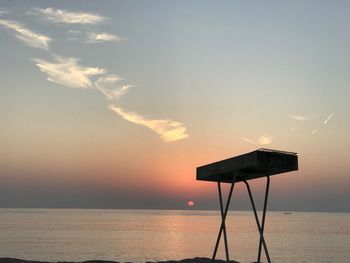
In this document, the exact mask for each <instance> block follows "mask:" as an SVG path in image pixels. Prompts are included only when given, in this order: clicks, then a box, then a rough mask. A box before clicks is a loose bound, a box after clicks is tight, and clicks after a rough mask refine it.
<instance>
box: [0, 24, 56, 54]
mask: <svg viewBox="0 0 350 263" xmlns="http://www.w3.org/2000/svg"><path fill="white" fill-rule="evenodd" d="M0 26H3V27H5V28H8V29H11V30H13V31H14V32H15V36H16V37H17V38H18V39H20V40H21V41H23V42H24V43H25V44H27V45H28V46H30V47H34V48H41V49H45V50H48V49H49V42H50V41H51V38H50V37H48V36H45V35H42V34H38V33H35V32H33V31H31V30H29V29H27V28H26V27H25V26H23V25H22V24H20V23H18V22H15V21H10V20H3V19H0Z"/></svg>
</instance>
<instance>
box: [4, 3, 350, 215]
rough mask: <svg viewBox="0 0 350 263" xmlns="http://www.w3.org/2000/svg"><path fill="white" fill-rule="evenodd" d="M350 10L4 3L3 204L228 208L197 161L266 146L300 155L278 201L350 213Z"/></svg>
mask: <svg viewBox="0 0 350 263" xmlns="http://www.w3.org/2000/svg"><path fill="white" fill-rule="evenodd" d="M349 13H350V2H349V1H160V0H159V1H114V0H113V1H105V0H104V1H32V0H30V1H13V0H8V1H7V0H1V2H0V41H1V49H0V77H1V88H0V122H1V126H0V207H73V208H77V207H83V208H162V209H186V208H188V206H187V203H188V201H189V200H193V201H194V206H192V207H191V208H188V209H217V208H218V201H217V193H216V185H215V184H213V183H208V182H200V181H196V180H195V169H196V167H197V166H200V165H204V164H207V163H210V162H214V161H218V160H221V159H224V158H228V157H232V156H235V155H239V154H242V153H246V152H249V151H253V150H255V149H258V148H261V147H263V148H272V149H279V150H287V151H293V152H297V153H298V155H299V168H300V170H299V171H298V172H293V173H289V174H284V175H280V176H276V177H273V178H272V180H271V182H272V185H271V195H270V204H269V208H270V209H272V210H288V211H289V210H292V211H294V210H297V211H348V212H350V204H349V202H348V200H350V191H349V186H350V167H349V163H350V154H349V149H350V140H349V134H350V105H349V98H350V31H349V28H350V16H349ZM263 183H264V180H257V181H256V183H253V186H252V187H253V189H254V190H255V193H256V197H257V198H258V197H261V195H262V191H263ZM233 198H234V201H233V207H234V208H237V209H248V208H249V206H248V203H247V193H246V192H245V189H244V188H243V186H242V185H238V186H237V191H236V192H235V193H234V197H233Z"/></svg>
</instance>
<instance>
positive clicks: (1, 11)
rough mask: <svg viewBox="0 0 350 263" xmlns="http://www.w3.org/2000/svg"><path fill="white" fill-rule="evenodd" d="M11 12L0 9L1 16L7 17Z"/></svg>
mask: <svg viewBox="0 0 350 263" xmlns="http://www.w3.org/2000/svg"><path fill="white" fill-rule="evenodd" d="M9 13H10V12H9V11H8V10H6V9H4V8H0V15H6V14H9Z"/></svg>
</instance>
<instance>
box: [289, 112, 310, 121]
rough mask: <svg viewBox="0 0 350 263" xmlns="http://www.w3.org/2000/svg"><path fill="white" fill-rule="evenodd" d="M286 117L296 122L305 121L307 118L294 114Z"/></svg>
mask: <svg viewBox="0 0 350 263" xmlns="http://www.w3.org/2000/svg"><path fill="white" fill-rule="evenodd" d="M288 117H290V118H292V119H293V120H296V121H306V120H307V118H306V117H304V116H300V115H295V114H289V115H288Z"/></svg>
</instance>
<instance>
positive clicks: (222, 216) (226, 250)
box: [218, 182, 230, 261]
mask: <svg viewBox="0 0 350 263" xmlns="http://www.w3.org/2000/svg"><path fill="white" fill-rule="evenodd" d="M218 192H219V199H220V211H221V220H223V219H224V206H223V203H222V194H221V185H220V182H218ZM223 232H224V242H225V253H226V260H227V261H230V256H229V252H228V242H227V234H226V224H225V222H224V223H223Z"/></svg>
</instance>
